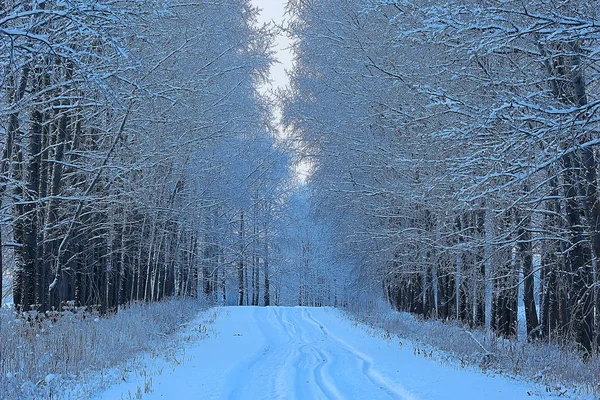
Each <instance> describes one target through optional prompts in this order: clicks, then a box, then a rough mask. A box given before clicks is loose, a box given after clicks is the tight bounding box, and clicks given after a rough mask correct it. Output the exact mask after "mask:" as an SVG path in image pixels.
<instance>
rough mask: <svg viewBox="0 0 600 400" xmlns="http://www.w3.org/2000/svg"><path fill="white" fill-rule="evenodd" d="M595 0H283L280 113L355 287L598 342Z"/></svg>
mask: <svg viewBox="0 0 600 400" xmlns="http://www.w3.org/2000/svg"><path fill="white" fill-rule="evenodd" d="M594 7H595V6H594V5H592V4H591V3H589V2H584V1H569V2H562V3H556V2H552V1H538V2H535V3H531V4H524V3H523V2H522V1H486V2H483V3H482V2H477V1H471V0H456V1H450V2H444V3H443V4H441V3H440V2H436V1H417V2H412V3H409V2H398V1H377V0H373V1H367V2H364V1H345V2H343V4H340V3H339V2H335V1H329V0H319V1H308V2H307V1H291V2H290V11H291V12H292V13H293V16H294V19H293V20H292V22H291V23H290V25H289V30H290V33H291V34H292V36H294V37H295V38H296V39H297V41H296V44H295V52H296V56H297V66H296V68H295V70H294V72H293V77H292V86H291V88H290V90H289V91H288V92H287V93H286V94H285V95H284V96H283V97H284V98H283V102H284V106H285V109H284V118H285V120H286V122H287V124H288V127H289V129H291V130H292V131H293V132H295V134H296V135H297V137H298V139H299V141H301V143H302V146H304V147H303V150H304V152H305V154H306V155H307V156H308V157H311V160H312V163H313V167H314V173H313V174H312V177H311V185H312V187H313V192H314V193H313V196H312V198H313V201H314V203H315V204H317V205H318V207H319V208H321V209H322V210H323V212H322V214H323V216H324V217H326V218H329V219H330V220H331V221H332V222H331V223H332V225H333V226H334V227H335V228H336V230H337V232H338V234H337V235H336V236H335V237H334V240H335V244H334V246H333V247H334V248H336V249H339V250H338V255H339V257H341V258H343V259H344V260H351V267H350V268H349V271H350V272H351V273H352V274H353V276H355V278H356V280H357V284H356V286H355V287H354V288H353V289H352V290H353V291H355V295H354V296H353V297H351V298H354V299H356V300H358V299H361V298H365V297H367V298H373V296H374V293H383V295H384V296H385V298H386V299H387V300H388V301H389V303H390V304H391V305H392V306H393V307H395V308H396V309H398V310H404V311H409V312H412V313H415V314H419V315H422V316H424V317H426V318H440V319H457V320H460V321H463V322H464V323H466V324H469V325H472V326H482V327H485V328H486V329H487V331H488V332H491V331H494V332H496V333H497V334H499V335H503V336H506V337H511V336H515V335H516V334H517V320H518V319H519V318H521V317H520V316H519V312H518V311H519V307H522V309H523V310H524V318H525V322H526V327H527V335H528V337H529V338H530V339H532V340H534V339H542V338H543V339H546V340H553V341H568V342H570V341H576V342H577V343H578V345H579V346H580V347H581V349H582V350H583V351H584V352H586V353H590V352H593V351H596V350H597V349H598V345H600V293H599V290H598V288H599V287H600V274H599V272H600V271H599V269H598V263H597V259H598V256H599V255H600V202H599V201H598V200H599V199H598V176H597V175H598V151H597V144H598V143H599V135H598V133H599V123H598V122H599V116H598V107H599V105H600V91H599V88H600V86H599V85H598V78H599V77H600V74H599V71H600V70H599V68H598V67H599V62H600V56H599V54H600V52H599V50H600V29H599V28H598V27H599V26H600V25H599V21H598V13H597V10H596V9H595V8H594Z"/></svg>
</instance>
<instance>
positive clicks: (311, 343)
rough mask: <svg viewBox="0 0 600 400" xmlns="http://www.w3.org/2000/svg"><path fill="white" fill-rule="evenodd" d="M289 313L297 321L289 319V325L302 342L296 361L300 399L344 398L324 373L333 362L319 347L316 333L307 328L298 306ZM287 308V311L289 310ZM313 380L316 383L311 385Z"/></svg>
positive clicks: (298, 396)
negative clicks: (292, 321) (293, 321)
mask: <svg viewBox="0 0 600 400" xmlns="http://www.w3.org/2000/svg"><path fill="white" fill-rule="evenodd" d="M288 310H289V312H288V313H287V314H291V317H293V318H295V319H296V323H291V322H289V321H288V326H290V327H291V329H292V330H293V331H294V332H295V333H296V337H297V339H298V343H299V344H300V347H299V353H300V357H299V358H298V360H297V361H296V363H295V365H294V366H295V369H296V376H295V380H294V381H295V387H296V395H297V397H296V398H298V399H306V398H310V399H315V398H318V399H344V398H348V397H345V396H342V395H341V393H340V392H339V390H338V389H337V388H336V385H335V383H334V382H333V381H332V380H331V378H330V377H328V375H326V374H325V373H324V369H325V367H326V365H327V364H329V363H330V362H331V360H330V357H329V356H327V355H326V354H325V353H324V352H323V351H321V350H320V349H319V347H320V344H319V342H315V339H316V337H317V336H316V335H314V334H313V332H311V331H309V330H307V329H306V328H307V327H308V326H310V325H307V324H306V323H305V322H304V318H302V317H301V316H299V315H298V314H299V310H301V309H298V308H292V309H288ZM288 310H286V311H288ZM311 382H313V383H314V384H316V386H315V385H311Z"/></svg>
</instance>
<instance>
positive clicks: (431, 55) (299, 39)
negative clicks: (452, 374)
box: [0, 0, 600, 358]
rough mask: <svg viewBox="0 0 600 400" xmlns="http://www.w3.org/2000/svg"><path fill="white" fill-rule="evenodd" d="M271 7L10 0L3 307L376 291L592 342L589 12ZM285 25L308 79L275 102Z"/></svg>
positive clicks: (596, 91) (599, 283) (290, 299)
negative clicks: (278, 16)
mask: <svg viewBox="0 0 600 400" xmlns="http://www.w3.org/2000/svg"><path fill="white" fill-rule="evenodd" d="M258 12H259V11H258V9H257V8H255V7H253V6H252V5H251V3H250V2H249V1H248V0H223V1H217V2H214V1H200V2H190V3H187V2H164V1H160V0H145V1H133V0H106V1H98V2H96V1H90V0H68V1H44V0H36V1H17V0H0V147H1V149H2V155H1V159H0V235H1V236H0V272H2V274H1V275H2V277H3V279H2V280H0V294H2V297H3V298H4V300H5V301H6V302H10V303H12V304H13V306H14V309H15V310H16V311H17V312H18V313H21V314H22V315H33V314H32V313H35V315H36V316H43V315H49V313H51V312H52V311H60V310H63V309H68V308H73V307H76V308H87V309H93V310H95V311H97V312H99V313H100V314H110V313H113V312H116V311H117V310H119V309H120V308H122V307H125V306H127V305H129V304H132V303H136V302H156V301H161V300H165V299H168V298H172V297H178V296H184V297H192V298H197V297H200V298H203V299H209V300H210V301H212V302H213V304H222V305H254V306H259V305H260V306H269V305H300V306H325V305H331V306H339V307H351V308H352V307H353V308H361V307H368V306H369V305H370V304H374V303H377V302H379V301H385V302H386V303H387V304H388V305H389V306H390V307H392V308H393V309H394V310H397V311H403V312H408V313H412V314H414V315H417V316H419V318H423V319H431V320H435V319H439V320H443V321H457V322H459V323H461V324H464V326H468V327H471V328H481V329H483V330H484V331H485V332H486V333H488V334H492V333H493V334H495V335H498V336H500V337H505V338H515V337H516V336H517V334H518V323H519V321H522V320H524V321H525V326H526V339H527V340H528V341H531V342H538V341H539V342H549V343H576V345H577V347H578V350H579V351H580V352H581V354H582V355H583V357H584V358H588V357H590V356H592V355H593V354H595V353H597V352H598V349H599V348H600V266H599V265H598V262H597V260H598V256H600V199H599V196H600V195H599V190H598V170H599V166H600V165H599V153H598V148H597V147H598V144H600V124H599V122H600V119H599V118H600V115H599V114H600V113H599V110H600V81H599V79H600V22H599V15H598V12H599V8H598V5H597V4H596V3H595V2H593V1H592V2H590V1H583V0H570V1H551V0H539V1H535V2H527V1H523V0H484V1H479V0H450V1H446V2H443V4H442V2H440V1H436V0H414V1H409V0H343V1H333V0H289V1H288V3H287V20H286V22H285V23H284V24H283V25H282V26H273V25H263V26H261V25H260V24H258V23H257V21H256V17H257V13H258ZM278 32H283V33H284V34H286V35H288V36H289V37H290V38H291V39H292V43H293V44H292V52H293V56H294V60H295V65H294V67H293V69H292V70H290V71H288V73H289V75H290V84H289V86H288V87H286V88H283V89H281V90H277V91H275V92H273V93H265V92H264V91H261V90H260V88H261V86H263V85H265V84H267V83H268V81H269V74H268V72H269V68H270V67H271V66H272V65H273V64H274V63H276V62H277V60H276V58H275V55H274V51H273V46H274V40H275V37H276V34H277V33H278ZM278 113H280V114H281V118H280V119H279V117H278V116H277V114H278ZM298 165H304V166H305V168H307V169H308V177H307V178H306V180H305V181H302V180H300V179H298V177H297V171H296V170H295V167H296V169H297V168H298ZM295 171H296V172H295ZM3 284H4V286H2V285H3Z"/></svg>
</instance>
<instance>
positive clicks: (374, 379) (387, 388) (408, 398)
mask: <svg viewBox="0 0 600 400" xmlns="http://www.w3.org/2000/svg"><path fill="white" fill-rule="evenodd" d="M302 317H303V319H304V320H305V321H306V322H307V323H309V324H311V325H313V326H315V327H317V328H318V329H319V330H320V331H321V333H322V334H323V335H324V336H325V337H326V338H328V339H330V340H331V341H333V342H335V343H336V344H337V346H338V347H339V348H340V349H342V350H344V351H345V352H347V353H349V354H350V355H351V356H352V357H354V358H356V359H357V360H358V362H359V364H360V366H361V372H362V374H363V375H364V376H366V377H367V378H368V379H369V381H371V383H372V384H373V385H374V386H375V387H376V388H379V389H381V390H382V391H383V392H385V393H386V394H387V395H388V396H389V397H391V398H393V399H401V400H417V398H416V397H415V396H413V395H412V394H411V393H409V392H408V391H407V390H406V389H404V388H402V387H399V385H397V384H395V383H393V382H390V380H389V379H387V378H385V377H384V376H383V375H381V374H380V373H379V372H377V371H376V370H375V369H374V368H373V360H372V359H371V358H370V357H368V356H367V355H365V354H364V353H362V352H361V351H360V350H358V349H356V348H355V347H354V346H352V345H350V344H349V343H347V342H346V341H344V340H343V339H341V338H339V337H337V336H335V335H334V334H332V333H331V332H330V331H329V330H328V329H327V328H325V327H324V326H323V324H322V323H321V322H319V321H318V320H317V319H315V318H314V316H313V315H312V314H311V312H310V311H308V310H307V309H303V313H302Z"/></svg>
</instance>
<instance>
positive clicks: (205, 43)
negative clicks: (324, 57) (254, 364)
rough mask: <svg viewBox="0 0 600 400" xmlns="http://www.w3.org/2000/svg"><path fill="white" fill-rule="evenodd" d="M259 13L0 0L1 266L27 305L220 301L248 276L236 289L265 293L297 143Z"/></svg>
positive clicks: (205, 5) (236, 6)
mask: <svg viewBox="0 0 600 400" xmlns="http://www.w3.org/2000/svg"><path fill="white" fill-rule="evenodd" d="M256 13H257V10H256V9H254V8H252V7H251V6H250V4H249V2H248V1H246V0H227V1H220V2H199V3H178V2H175V3H173V2H162V1H144V2H139V1H127V0H124V1H101V2H96V1H88V0H75V1H67V2H60V1H27V2H23V1H11V0H8V1H1V2H0V121H1V122H0V126H1V131H0V132H1V133H2V138H1V146H2V158H1V160H0V190H1V193H0V201H1V202H2V206H1V209H0V210H1V218H0V225H1V226H0V227H1V234H2V237H1V245H2V246H1V251H0V256H1V257H2V259H1V260H0V261H1V262H0V266H1V267H4V268H5V269H6V271H4V275H5V276H8V277H10V278H11V280H12V294H13V300H14V304H15V307H16V308H17V309H18V310H20V311H29V310H36V311H41V312H45V311H47V310H50V309H61V308H62V307H65V306H69V307H72V306H76V307H79V306H91V307H94V308H97V309H99V311H101V312H106V311H110V310H115V309H116V308H117V307H118V306H119V305H122V304H126V303H129V302H131V301H135V300H139V301H155V300H160V299H163V298H165V297H169V296H174V295H187V296H197V295H198V294H199V293H200V294H203V295H205V296H209V297H212V298H215V299H216V298H217V296H218V297H219V298H220V299H222V300H224V301H227V294H232V293H234V291H237V290H238V288H237V287H235V288H234V287H233V283H232V282H237V280H238V279H239V299H238V301H239V302H240V303H241V304H249V303H252V304H258V302H259V301H260V302H264V303H266V304H268V303H269V301H270V299H269V296H270V290H269V279H270V272H269V267H268V262H269V260H268V252H269V248H270V246H272V237H273V231H274V229H273V228H272V224H273V220H274V218H275V217H276V216H277V213H278V210H279V208H280V206H279V205H278V201H279V200H278V199H279V197H280V196H279V195H278V191H279V190H280V189H279V188H280V186H281V185H282V183H283V182H284V181H285V179H286V174H287V172H286V168H287V167H286V165H287V160H286V156H285V155H284V153H283V152H282V150H280V149H279V148H278V147H276V146H275V139H274V137H273V135H272V134H271V132H270V128H269V126H270V121H269V120H270V116H269V109H268V106H269V104H268V101H267V99H266V98H264V97H263V96H261V95H260V94H259V93H258V92H257V89H256V88H257V87H258V85H259V84H260V83H261V82H263V81H264V80H265V79H266V73H267V71H268V68H269V66H270V64H271V63H272V62H273V60H272V55H271V40H272V33H271V32H270V30H269V29H268V28H267V27H258V26H257V23H256V21H255V17H256ZM1 267H0V268H1ZM259 269H260V270H259ZM238 272H239V276H238V275H235V274H237V273H238ZM234 273H235V274H234ZM7 289H8V290H9V289H10V288H2V287H1V286H0V293H4V294H7V291H8V290H7ZM259 293H260V294H261V298H260V299H259ZM249 296H250V297H249Z"/></svg>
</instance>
